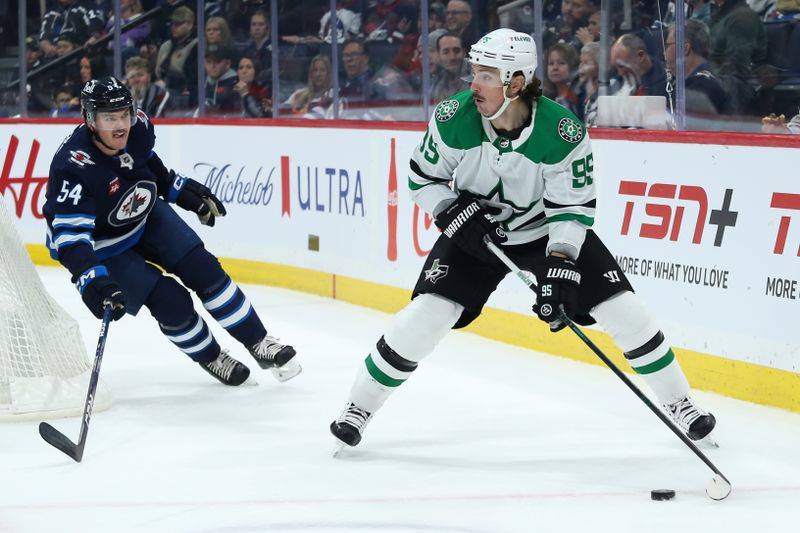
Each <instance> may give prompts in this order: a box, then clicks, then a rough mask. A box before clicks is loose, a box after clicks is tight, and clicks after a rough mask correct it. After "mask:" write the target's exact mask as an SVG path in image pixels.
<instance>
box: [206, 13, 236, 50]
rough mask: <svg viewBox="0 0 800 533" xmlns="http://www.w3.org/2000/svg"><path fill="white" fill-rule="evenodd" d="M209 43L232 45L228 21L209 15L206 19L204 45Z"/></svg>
mask: <svg viewBox="0 0 800 533" xmlns="http://www.w3.org/2000/svg"><path fill="white" fill-rule="evenodd" d="M211 44H216V45H220V46H228V47H230V46H233V42H232V40H231V30H230V28H229V27H228V22H227V21H226V20H225V19H224V18H222V17H211V18H209V19H208V20H207V21H206V46H208V45H211Z"/></svg>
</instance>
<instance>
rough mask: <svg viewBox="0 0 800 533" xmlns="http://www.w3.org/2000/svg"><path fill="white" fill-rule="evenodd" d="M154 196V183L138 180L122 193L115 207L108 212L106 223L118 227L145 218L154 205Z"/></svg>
mask: <svg viewBox="0 0 800 533" xmlns="http://www.w3.org/2000/svg"><path fill="white" fill-rule="evenodd" d="M155 198H156V186H155V184H154V183H152V182H146V181H140V182H138V183H137V184H136V185H134V186H133V187H131V188H129V189H128V190H127V191H125V192H124V193H123V195H122V198H121V199H120V201H119V203H117V207H115V208H114V210H113V211H111V212H110V213H109V214H108V223H109V224H111V225H112V226H116V227H119V226H125V225H128V224H130V223H132V222H136V221H138V220H141V219H143V218H145V217H146V216H147V214H148V213H149V212H150V210H151V209H152V208H153V206H154V205H155Z"/></svg>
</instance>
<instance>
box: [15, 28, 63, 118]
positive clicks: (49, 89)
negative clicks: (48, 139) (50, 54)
mask: <svg viewBox="0 0 800 533" xmlns="http://www.w3.org/2000/svg"><path fill="white" fill-rule="evenodd" d="M25 61H26V62H27V64H28V72H29V73H30V72H31V71H32V70H34V69H37V68H39V67H41V66H42V65H44V64H45V62H46V61H47V60H46V59H44V57H43V53H42V51H41V49H40V48H39V40H38V39H37V38H36V37H34V36H28V37H27V38H26V39H25ZM18 76H19V74H18V72H17V71H15V72H14V78H15V79H18ZM63 83H64V82H63V80H60V83H59V79H58V77H57V76H55V73H54V71H52V70H50V71H49V72H45V73H43V74H41V75H39V76H37V77H35V78H28V86H29V87H30V89H29V91H28V111H29V112H31V113H33V114H41V113H44V112H49V111H50V110H51V109H52V107H53V92H54V91H55V90H56V88H57V87H59V86H60V85H62V84H63Z"/></svg>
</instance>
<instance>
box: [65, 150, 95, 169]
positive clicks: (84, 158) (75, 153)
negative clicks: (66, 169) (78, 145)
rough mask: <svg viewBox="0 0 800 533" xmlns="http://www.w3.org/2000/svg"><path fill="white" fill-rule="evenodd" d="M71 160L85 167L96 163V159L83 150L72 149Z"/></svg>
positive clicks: (70, 152)
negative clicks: (93, 159)
mask: <svg viewBox="0 0 800 533" xmlns="http://www.w3.org/2000/svg"><path fill="white" fill-rule="evenodd" d="M69 160H70V161H71V162H72V163H75V164H76V165H78V166H79V167H81V168H83V167H85V166H86V165H94V161H92V159H91V158H90V157H89V154H87V153H86V152H84V151H83V150H70V151H69Z"/></svg>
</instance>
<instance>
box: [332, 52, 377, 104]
mask: <svg viewBox="0 0 800 533" xmlns="http://www.w3.org/2000/svg"><path fill="white" fill-rule="evenodd" d="M342 62H343V64H344V71H345V74H346V76H347V77H346V79H345V80H344V83H343V84H342V86H341V88H340V90H339V96H340V97H342V98H346V99H347V101H348V102H349V103H351V104H352V103H365V102H368V101H371V100H374V99H375V96H376V95H375V93H374V91H373V86H372V83H371V79H372V71H371V70H370V68H369V56H368V55H367V45H366V43H364V42H363V41H361V40H359V39H350V40H348V41H345V43H344V45H342Z"/></svg>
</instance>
